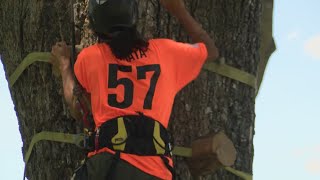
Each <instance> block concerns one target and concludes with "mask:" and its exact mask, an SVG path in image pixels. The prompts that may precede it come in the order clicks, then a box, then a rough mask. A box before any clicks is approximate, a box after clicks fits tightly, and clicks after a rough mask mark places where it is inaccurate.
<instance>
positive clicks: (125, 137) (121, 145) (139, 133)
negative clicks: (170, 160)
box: [95, 115, 171, 156]
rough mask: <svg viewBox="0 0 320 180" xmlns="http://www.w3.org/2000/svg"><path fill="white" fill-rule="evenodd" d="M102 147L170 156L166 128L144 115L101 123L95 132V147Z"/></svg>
mask: <svg viewBox="0 0 320 180" xmlns="http://www.w3.org/2000/svg"><path fill="white" fill-rule="evenodd" d="M104 147H107V148H109V149H111V150H114V151H120V152H124V153H128V154H135V155H141V156H154V155H164V156H171V145H170V136H169V133H168V132H167V130H166V128H165V127H163V126H162V125H161V124H160V123H159V122H158V121H155V120H154V119H152V118H149V117H147V116H144V115H130V116H123V117H117V118H114V119H111V120H108V121H107V122H105V123H104V124H102V126H101V127H100V128H99V129H98V130H97V131H96V134H95V149H96V150H98V149H101V148H104Z"/></svg>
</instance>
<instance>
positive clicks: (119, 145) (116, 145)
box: [111, 117, 128, 151]
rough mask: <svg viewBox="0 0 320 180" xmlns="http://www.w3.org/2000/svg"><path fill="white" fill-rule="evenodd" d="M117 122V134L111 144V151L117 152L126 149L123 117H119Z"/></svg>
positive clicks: (126, 135)
mask: <svg viewBox="0 0 320 180" xmlns="http://www.w3.org/2000/svg"><path fill="white" fill-rule="evenodd" d="M117 121H118V134H116V135H115V136H114V137H113V138H112V139H111V142H112V144H113V149H114V150H118V151H124V149H125V147H126V142H125V141H126V140H127V138H128V134H127V130H126V126H125V125H124V121H123V117H119V118H118V119H117Z"/></svg>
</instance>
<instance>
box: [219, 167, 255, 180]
mask: <svg viewBox="0 0 320 180" xmlns="http://www.w3.org/2000/svg"><path fill="white" fill-rule="evenodd" d="M224 169H225V170H227V171H229V172H231V173H232V174H234V175H236V176H238V177H241V178H242V179H244V180H252V175H251V174H248V173H244V172H242V171H238V170H235V169H233V168H231V167H224Z"/></svg>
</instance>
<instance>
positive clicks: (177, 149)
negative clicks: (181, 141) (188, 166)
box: [172, 146, 192, 157]
mask: <svg viewBox="0 0 320 180" xmlns="http://www.w3.org/2000/svg"><path fill="white" fill-rule="evenodd" d="M172 154H174V155H176V156H183V157H191V156H192V149H191V148H187V147H181V146H174V147H173V150H172Z"/></svg>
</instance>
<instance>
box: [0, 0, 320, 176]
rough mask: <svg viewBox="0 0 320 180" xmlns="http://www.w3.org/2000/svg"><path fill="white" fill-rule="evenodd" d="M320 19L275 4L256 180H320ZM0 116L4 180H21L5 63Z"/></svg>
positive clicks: (299, 5)
mask: <svg viewBox="0 0 320 180" xmlns="http://www.w3.org/2000/svg"><path fill="white" fill-rule="evenodd" d="M319 18H320V1H319V0H305V1H301V0H275V5H274V27H273V29H274V30H273V34H274V38H275V41H276V44H277V50H276V52H275V53H274V54H273V55H272V57H271V58H270V60H269V64H268V67H267V70H266V73H265V76H264V81H263V84H262V86H261V89H260V93H259V96H258V97H257V99H256V127H255V136H254V148H255V155H254V163H253V173H254V179H255V180H287V179H288V180H319V179H320V139H319V138H320V130H319V128H320V115H319V113H320V95H319V94H318V93H320V23H319ZM0 53H1V52H0ZM0 115H1V123H2V125H1V126H2V127H3V128H2V130H1V131H0V142H1V145H0V159H1V160H2V162H1V163H0V179H3V180H16V179H17V180H18V179H22V177H23V168H24V167H23V166H24V163H23V160H22V154H21V147H22V142H21V136H20V132H19V127H18V122H17V119H16V116H15V112H14V106H13V104H12V100H11V97H10V93H9V91H8V84H7V81H6V79H5V76H4V72H3V67H2V64H1V63H0Z"/></svg>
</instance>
